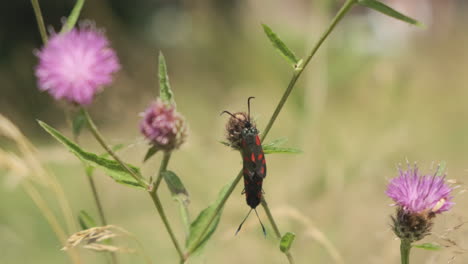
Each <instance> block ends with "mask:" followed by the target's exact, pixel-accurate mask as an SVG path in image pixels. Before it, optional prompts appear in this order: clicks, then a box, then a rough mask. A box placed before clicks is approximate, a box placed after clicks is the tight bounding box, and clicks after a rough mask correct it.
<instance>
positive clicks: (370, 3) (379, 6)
mask: <svg viewBox="0 0 468 264" xmlns="http://www.w3.org/2000/svg"><path fill="white" fill-rule="evenodd" d="M358 3H359V4H361V5H363V6H366V7H369V8H372V9H374V10H376V11H378V12H380V13H383V14H385V15H387V16H390V17H393V18H396V19H398V20H401V21H403V22H406V23H409V24H412V25H416V26H423V24H422V23H420V22H419V21H417V20H415V19H413V18H411V17H408V16H406V15H403V14H402V13H400V12H398V11H396V10H395V9H393V8H391V7H389V6H387V5H385V4H384V3H382V2H379V1H377V0H358Z"/></svg>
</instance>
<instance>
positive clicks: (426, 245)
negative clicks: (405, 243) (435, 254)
mask: <svg viewBox="0 0 468 264" xmlns="http://www.w3.org/2000/svg"><path fill="white" fill-rule="evenodd" d="M413 247H415V248H421V249H425V250H431V251H436V250H440V249H442V247H441V246H439V245H436V244H432V243H423V244H419V245H413Z"/></svg>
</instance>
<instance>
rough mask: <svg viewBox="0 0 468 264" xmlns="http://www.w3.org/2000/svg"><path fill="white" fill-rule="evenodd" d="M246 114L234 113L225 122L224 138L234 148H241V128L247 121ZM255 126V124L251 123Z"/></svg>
mask: <svg viewBox="0 0 468 264" xmlns="http://www.w3.org/2000/svg"><path fill="white" fill-rule="evenodd" d="M247 120H248V118H247V114H246V113H244V112H237V113H234V114H233V115H232V116H231V117H230V118H229V120H228V122H227V123H226V139H227V140H228V142H229V143H230V144H231V147H233V148H235V149H240V148H241V142H242V130H243V129H244V127H245V124H246V122H247ZM252 126H255V124H252Z"/></svg>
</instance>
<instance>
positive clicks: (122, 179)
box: [38, 121, 144, 188]
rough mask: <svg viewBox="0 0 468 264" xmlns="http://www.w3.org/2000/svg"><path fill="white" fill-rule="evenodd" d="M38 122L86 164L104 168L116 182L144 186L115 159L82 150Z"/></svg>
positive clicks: (133, 168) (136, 171) (135, 168)
mask: <svg viewBox="0 0 468 264" xmlns="http://www.w3.org/2000/svg"><path fill="white" fill-rule="evenodd" d="M38 122H39V125H40V126H41V127H42V128H44V130H45V131H47V133H49V134H50V135H52V136H53V137H54V138H55V139H56V140H58V141H59V142H60V143H62V144H63V145H64V146H65V147H67V148H68V150H69V151H70V152H72V153H73V154H75V156H77V157H78V158H79V159H80V160H82V161H83V162H85V163H86V164H89V165H91V166H95V167H99V168H101V169H104V171H105V172H106V173H107V174H108V175H109V176H110V177H112V178H113V179H114V180H115V181H116V182H118V183H121V184H124V185H128V186H134V187H141V188H144V186H142V185H141V184H140V183H139V182H138V181H137V180H135V179H134V178H133V177H132V175H131V174H130V173H128V172H127V170H125V168H122V166H121V165H120V164H119V163H118V162H117V161H114V160H110V159H106V158H103V157H101V156H98V155H96V154H94V153H90V152H86V151H84V150H82V149H81V148H80V147H79V146H78V145H77V144H75V143H74V142H73V141H71V140H70V139H68V138H67V137H65V136H64V135H62V134H61V133H60V132H58V131H57V130H55V129H54V128H52V127H51V126H49V125H47V124H46V123H44V122H42V121H38ZM127 165H128V167H129V168H130V169H131V170H133V171H134V172H135V173H136V174H137V175H141V174H140V169H139V168H137V167H135V166H133V165H130V164H127Z"/></svg>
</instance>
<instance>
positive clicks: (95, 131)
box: [82, 109, 148, 188]
mask: <svg viewBox="0 0 468 264" xmlns="http://www.w3.org/2000/svg"><path fill="white" fill-rule="evenodd" d="M82 111H83V114H84V116H85V118H86V122H88V125H89V129H90V130H91V133H92V134H93V136H94V137H95V138H96V140H97V141H98V142H99V144H100V145H101V146H102V147H103V148H104V149H105V150H106V151H107V153H109V155H111V156H112V158H114V159H115V161H117V162H118V163H119V164H120V165H121V166H122V168H124V169H125V170H126V171H127V172H128V173H130V175H131V176H132V177H133V178H134V179H135V180H136V181H137V182H138V183H139V184H140V185H141V186H143V187H145V188H148V183H146V182H145V181H144V180H143V179H142V177H141V176H139V175H138V174H136V173H135V171H133V170H132V169H130V168H129V167H128V165H127V164H125V162H123V161H122V159H120V158H119V156H117V154H115V152H114V151H112V149H111V148H110V147H109V146H108V145H107V143H106V142H105V141H104V138H103V137H102V135H101V133H100V132H99V130H98V129H97V127H96V125H95V124H94V122H93V120H92V119H91V117H90V116H89V113H88V111H87V110H86V109H83V110H82Z"/></svg>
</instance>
